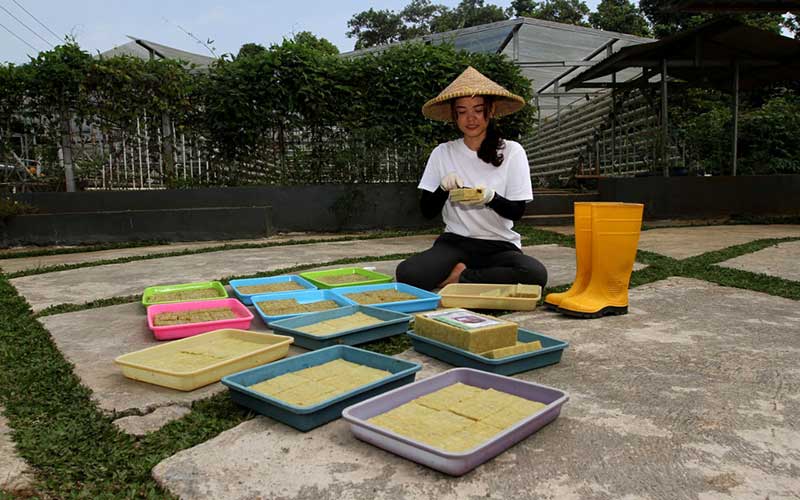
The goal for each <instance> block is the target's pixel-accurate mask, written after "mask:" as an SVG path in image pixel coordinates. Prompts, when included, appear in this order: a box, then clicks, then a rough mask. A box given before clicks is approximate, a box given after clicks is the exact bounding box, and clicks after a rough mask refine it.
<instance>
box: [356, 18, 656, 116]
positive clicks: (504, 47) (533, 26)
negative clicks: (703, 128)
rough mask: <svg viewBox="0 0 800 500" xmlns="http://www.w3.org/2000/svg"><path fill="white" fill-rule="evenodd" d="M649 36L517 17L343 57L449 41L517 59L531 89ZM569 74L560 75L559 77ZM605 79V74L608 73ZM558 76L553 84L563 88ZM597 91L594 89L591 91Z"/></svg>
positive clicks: (543, 100)
mask: <svg viewBox="0 0 800 500" xmlns="http://www.w3.org/2000/svg"><path fill="white" fill-rule="evenodd" d="M514 31H517V33H518V37H519V43H518V52H517V53H516V54H515V51H514V46H515V45H514V43H513V33H514ZM651 41H652V39H651V38H643V37H638V36H634V35H628V34H625V33H617V32H614V31H603V30H598V29H593V28H586V27H583V26H575V25H572V24H563V23H556V22H552V21H543V20H541V19H533V18H528V17H521V18H516V19H511V20H507V21H498V22H495V23H489V24H483V25H480V26H473V27H471V28H464V29H459V30H453V31H447V32H444V33H435V34H432V35H426V36H423V37H419V38H415V39H413V40H406V41H403V42H397V43H394V44H387V45H381V46H378V47H371V48H369V49H361V50H355V51H352V52H345V53H343V54H342V57H359V56H362V55H365V54H371V53H376V52H381V51H383V50H386V49H387V48H389V47H392V46H398V45H402V44H404V43H426V44H440V43H452V44H453V45H454V46H455V47H456V48H458V49H463V50H468V51H471V52H478V53H495V54H497V53H500V54H505V55H507V56H508V57H509V58H510V59H512V60H515V61H517V62H518V63H520V66H521V67H522V73H523V74H524V75H525V76H527V77H528V79H529V80H531V82H532V83H531V85H532V87H533V90H534V92H539V91H541V90H542V89H543V88H544V87H545V86H547V85H548V83H550V82H552V80H553V79H555V78H557V77H559V76H561V75H564V74H565V73H567V72H569V73H568V74H569V78H572V77H574V76H575V75H577V74H580V73H581V72H582V71H585V70H586V69H587V68H588V67H589V66H590V63H588V62H586V61H585V60H587V58H589V56H592V57H591V58H590V59H589V60H590V61H600V60H602V59H603V58H605V57H606V56H607V52H606V51H605V50H599V49H602V48H604V47H605V46H606V45H609V44H610V45H611V46H612V49H613V50H614V51H617V50H619V49H620V48H622V47H627V46H630V45H637V44H641V43H647V42H651ZM574 62H586V65H584V66H580V67H574V66H572V65H570V63H574ZM640 73H641V72H640V71H638V70H626V71H623V72H620V73H619V74H617V79H618V80H619V81H625V80H627V79H631V78H634V77H636V76H638V75H639V74H640ZM569 78H566V77H565V78H564V79H563V81H566V80H568V79H569ZM608 80H609V81H610V78H608ZM563 81H562V82H560V84H561V85H560V86H559V88H558V89H557V90H558V91H559V92H563ZM553 90H554V88H553V86H549V87H547V89H546V91H545V92H547V93H552V92H553ZM591 93H596V91H591ZM579 100H582V98H576V97H562V98H561V100H560V103H561V104H562V105H565V106H566V105H569V104H570V102H577V101H579ZM555 102H556V101H555V99H554V98H553V97H552V96H549V95H546V94H542V95H541V96H540V104H542V106H541V108H542V115H543V116H546V115H548V114H551V113H554V112H555V109H550V107H551V105H554V103H555Z"/></svg>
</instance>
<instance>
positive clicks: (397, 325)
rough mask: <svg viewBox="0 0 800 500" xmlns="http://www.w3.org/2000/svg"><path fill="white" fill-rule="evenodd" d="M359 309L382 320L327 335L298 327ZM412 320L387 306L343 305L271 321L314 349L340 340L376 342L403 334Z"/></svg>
mask: <svg viewBox="0 0 800 500" xmlns="http://www.w3.org/2000/svg"><path fill="white" fill-rule="evenodd" d="M357 312H361V313H364V314H366V315H368V316H372V317H374V318H376V319H379V320H381V322H380V323H377V324H375V325H369V326H364V327H361V328H353V329H350V330H344V331H341V332H337V333H333V334H330V335H324V336H322V335H311V334H309V333H306V332H302V331H300V330H298V328H302V327H304V326H308V325H313V324H315V323H319V322H321V321H326V320H329V319H335V318H341V317H343V316H349V315H351V314H355V313H357ZM410 322H411V316H409V315H408V314H403V313H399V312H395V311H389V310H386V309H378V308H377V307H369V306H348V307H340V308H339V309H332V310H330V311H321V312H318V313H311V314H306V315H303V316H296V317H294V318H288V319H282V320H280V321H273V322H272V323H270V324H269V326H270V328H272V329H273V330H274V331H275V332H280V333H283V334H284V335H290V336H292V337H294V343H295V345H298V346H300V347H305V348H306V349H312V350H313V349H322V348H323V347H328V346H332V345H339V344H342V345H357V344H363V343H365V342H372V341H373V340H378V339H383V338H386V337H391V336H393V335H399V334H402V333H405V332H406V330H408V324H409V323H410Z"/></svg>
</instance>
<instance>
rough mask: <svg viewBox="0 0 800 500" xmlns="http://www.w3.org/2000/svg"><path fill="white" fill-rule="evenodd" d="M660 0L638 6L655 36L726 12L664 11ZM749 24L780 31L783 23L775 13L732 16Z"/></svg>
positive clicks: (645, 0)
mask: <svg viewBox="0 0 800 500" xmlns="http://www.w3.org/2000/svg"><path fill="white" fill-rule="evenodd" d="M663 5H664V3H663V1H662V0H639V8H641V10H642V12H643V13H644V15H645V16H646V17H647V19H648V20H649V21H650V24H652V25H653V34H654V35H655V36H656V37H657V38H664V37H667V36H670V35H674V34H675V33H677V32H679V31H683V30H686V29H691V28H694V27H697V26H699V25H700V24H703V23H705V22H707V21H709V20H711V19H714V18H717V17H720V16H726V14H695V13H691V12H665V11H663V10H662V8H663ZM732 17H733V18H735V19H738V20H739V21H741V22H743V23H745V24H749V25H750V26H753V27H756V28H759V29H763V30H767V31H772V32H773V33H780V31H781V26H782V24H783V23H784V19H783V16H782V15H781V14H776V13H766V14H762V13H753V14H737V15H734V16H732Z"/></svg>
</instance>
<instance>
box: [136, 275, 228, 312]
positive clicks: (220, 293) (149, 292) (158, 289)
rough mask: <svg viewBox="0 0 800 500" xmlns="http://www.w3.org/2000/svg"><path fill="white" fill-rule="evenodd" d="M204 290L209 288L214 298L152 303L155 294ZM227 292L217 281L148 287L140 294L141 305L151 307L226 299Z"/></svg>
mask: <svg viewBox="0 0 800 500" xmlns="http://www.w3.org/2000/svg"><path fill="white" fill-rule="evenodd" d="M205 288H210V289H212V290H214V291H215V292H217V296H216V297H207V298H202V299H186V300H168V301H165V302H164V301H162V302H159V301H154V300H153V295H155V294H157V293H165V292H181V291H186V290H202V289H205ZM227 298H228V292H227V290H225V287H224V286H222V283H220V282H219V281H203V282H198V283H182V284H178V285H159V286H149V287H147V288H145V289H144V293H143V294H142V305H143V306H145V307H147V306H152V305H154V304H174V303H177V302H194V301H197V300H214V299H227Z"/></svg>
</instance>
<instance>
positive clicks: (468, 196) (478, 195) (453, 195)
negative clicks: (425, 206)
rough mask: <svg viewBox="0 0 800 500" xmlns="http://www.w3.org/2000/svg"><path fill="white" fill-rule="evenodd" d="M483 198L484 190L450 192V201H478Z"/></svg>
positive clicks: (455, 190)
mask: <svg viewBox="0 0 800 500" xmlns="http://www.w3.org/2000/svg"><path fill="white" fill-rule="evenodd" d="M482 198H483V189H473V188H460V189H452V190H451V191H450V201H477V200H480V199H482Z"/></svg>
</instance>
